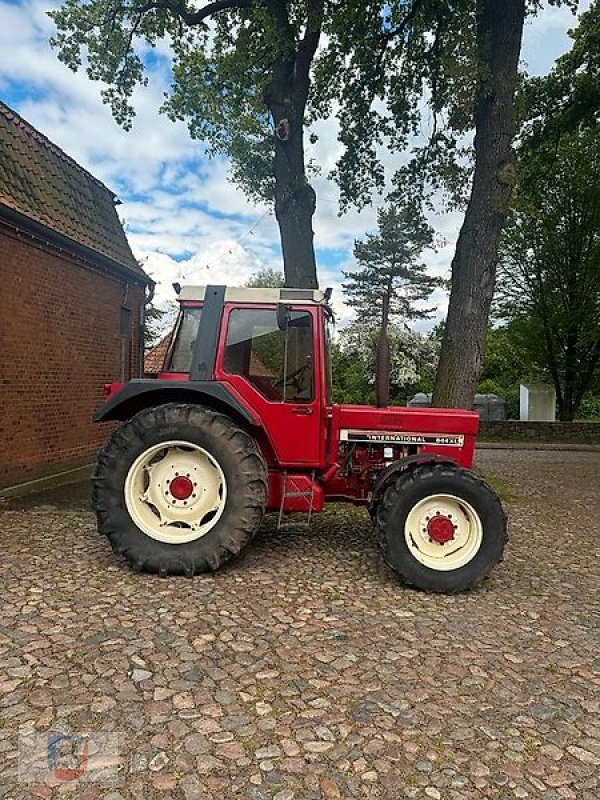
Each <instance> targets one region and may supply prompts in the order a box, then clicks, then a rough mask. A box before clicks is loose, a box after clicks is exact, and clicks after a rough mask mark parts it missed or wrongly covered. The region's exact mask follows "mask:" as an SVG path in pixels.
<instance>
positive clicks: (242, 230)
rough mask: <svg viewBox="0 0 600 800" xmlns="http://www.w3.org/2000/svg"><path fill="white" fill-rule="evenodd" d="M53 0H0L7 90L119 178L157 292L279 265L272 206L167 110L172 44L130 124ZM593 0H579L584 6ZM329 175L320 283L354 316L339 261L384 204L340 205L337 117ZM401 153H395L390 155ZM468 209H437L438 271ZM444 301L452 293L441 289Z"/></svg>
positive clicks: (540, 57) (532, 59) (112, 183)
mask: <svg viewBox="0 0 600 800" xmlns="http://www.w3.org/2000/svg"><path fill="white" fill-rule="evenodd" d="M58 4H59V3H54V2H53V0H0V99H2V100H3V101H4V102H5V103H6V104H7V105H8V106H10V107H11V108H13V109H14V110H15V111H17V112H18V113H19V114H21V116H23V117H24V118H25V119H26V120H27V121H28V122H30V123H31V124H32V125H33V126H34V127H36V128H37V129H38V130H40V131H41V132H42V133H44V134H45V135H46V136H48V138H49V139H51V140H52V141H53V142H54V143H55V144H57V145H58V146H59V147H61V148H62V149H63V150H64V151H65V152H66V153H68V154H69V155H70V156H71V157H72V158H74V159H75V161H77V162H78V163H79V164H81V166H83V167H84V168H85V169H87V170H89V171H90V172H91V173H92V174H93V175H95V176H96V177H97V178H99V179H100V180H101V181H103V182H104V183H105V184H106V185H107V186H108V187H109V188H110V189H112V190H113V191H114V192H115V193H116V194H117V196H118V197H119V200H120V201H121V203H122V205H120V206H119V209H118V210H119V215H120V217H121V220H122V222H123V224H124V226H125V230H126V233H127V236H128V238H129V242H130V244H131V247H132V250H133V252H134V254H135V256H136V257H137V258H138V259H140V260H141V262H142V263H143V266H144V268H145V270H146V271H147V272H148V274H149V275H150V276H151V277H152V278H153V279H154V280H155V281H156V283H157V286H156V303H157V304H158V305H159V306H164V305H165V304H167V303H169V302H170V301H172V299H173V298H174V292H173V289H172V283H173V281H179V282H180V283H196V284H206V283H227V284H229V285H243V284H244V283H245V282H246V281H247V280H248V278H249V277H250V275H251V274H253V273H254V272H256V271H257V270H259V269H260V268H262V267H275V268H277V269H279V270H281V269H282V262H281V251H280V246H279V235H278V230H277V225H276V223H275V220H274V218H273V215H272V214H271V213H270V211H269V209H268V208H267V207H266V206H260V205H255V204H253V203H251V202H249V201H248V199H247V198H246V197H245V196H244V194H243V193H242V192H241V190H240V189H238V188H237V187H236V186H235V185H234V184H233V183H232V182H231V180H230V177H229V173H228V164H227V161H226V159H225V158H215V159H209V158H208V157H207V156H206V153H205V148H204V146H203V144H202V143H201V142H198V141H192V140H191V139H190V138H189V135H188V132H187V128H186V127H185V125H184V124H183V123H172V122H170V121H169V120H168V119H167V118H166V117H165V116H163V115H160V114H159V113H158V108H159V106H160V105H161V103H162V101H163V92H164V91H165V90H166V89H167V87H168V84H169V69H168V63H169V61H168V52H167V49H166V47H163V48H161V47H159V48H158V53H157V57H155V58H153V59H152V68H151V70H150V71H149V73H148V74H149V83H148V86H147V87H144V88H141V89H139V90H138V91H136V94H135V96H134V105H135V108H136V112H137V115H136V118H135V121H134V124H133V127H132V130H131V131H129V132H125V131H123V130H122V129H121V128H120V127H119V126H118V125H117V123H116V122H114V120H113V119H112V116H111V114H110V110H109V108H108V107H107V106H105V105H103V103H102V100H101V97H100V87H99V85H98V84H97V83H92V82H90V81H89V80H88V78H87V77H86V76H85V74H84V73H81V72H80V73H73V72H71V70H69V69H68V68H67V67H66V66H64V65H63V64H61V63H60V62H59V61H58V59H57V58H56V54H55V52H54V51H53V50H52V49H51V48H50V46H49V44H48V39H49V37H50V36H51V35H52V33H53V30H54V26H53V23H52V21H51V20H50V19H49V18H48V17H47V15H46V12H47V11H48V10H50V9H51V8H53V7H55V6H56V5H58ZM588 5H589V2H586V0H584V1H583V2H581V3H580V10H584V9H585V8H586V7H587V6H588ZM574 24H575V20H574V17H573V15H572V14H571V13H570V12H569V11H568V10H567V9H566V8H564V7H561V8H556V7H555V6H547V5H546V4H545V7H544V9H543V11H542V12H541V13H540V14H539V15H538V16H537V17H534V18H531V19H529V20H528V22H527V24H526V29H525V34H524V43H523V50H522V66H523V67H524V68H525V69H526V70H527V71H528V72H529V73H530V74H537V75H542V74H545V73H547V72H548V71H549V70H550V69H551V67H552V64H553V62H554V60H555V59H556V58H557V57H558V56H559V55H561V54H562V53H563V52H565V51H566V50H567V49H568V48H569V42H570V40H569V38H568V36H567V30H568V29H569V28H571V27H573V26H574ZM319 133H320V135H321V138H320V141H319V144H318V146H317V147H318V150H316V152H315V155H318V160H319V163H320V165H321V167H322V169H321V175H320V176H317V177H316V178H315V179H314V180H313V181H312V182H313V185H314V187H315V189H316V191H317V212H316V215H315V220H314V230H315V245H316V252H317V263H318V269H319V281H320V285H321V286H323V287H325V286H332V287H333V288H334V295H333V297H334V309H335V311H336V314H337V317H338V320H339V321H340V322H341V324H344V322H346V321H348V320H349V319H350V318H351V312H350V311H349V309H348V308H347V307H346V306H345V305H344V303H343V297H342V292H341V283H342V280H343V276H342V274H341V270H342V269H348V268H352V267H353V260H352V245H353V242H354V240H355V239H357V238H361V237H363V236H364V235H365V234H366V233H367V232H374V231H375V230H376V224H375V222H376V208H377V206H378V205H380V204H381V203H382V198H379V197H376V198H375V199H374V205H373V206H370V207H368V208H366V209H365V210H364V211H362V212H361V213H358V212H356V211H350V212H349V213H347V214H345V215H343V216H339V214H338V192H337V189H336V187H335V185H334V184H333V183H332V182H331V181H329V180H327V178H326V175H327V174H328V172H329V171H330V169H331V168H332V167H333V166H334V164H335V162H336V159H337V157H338V155H339V145H338V143H337V138H336V122H335V120H334V119H329V120H325V121H324V122H321V123H319ZM396 158H397V159H398V160H399V157H398V156H395V155H393V154H388V156H387V159H386V160H387V165H388V166H389V167H390V168H393V166H394V163H395V161H394V159H396ZM461 220H462V216H461V214H460V213H458V212H454V213H441V214H436V215H435V216H433V217H431V219H430V221H431V223H432V225H433V226H434V228H435V230H436V232H437V233H438V234H439V235H440V237H442V238H443V240H444V244H443V246H441V247H438V249H437V251H435V252H433V251H428V252H426V253H425V254H424V261H425V262H426V263H427V265H428V268H429V271H430V272H431V274H433V275H437V276H442V277H448V274H449V267H450V262H451V259H452V255H453V252H454V245H455V242H456V237H457V234H458V231H459V228H460V224H461ZM433 300H434V304H435V305H436V306H437V312H436V314H435V317H434V319H432V320H431V321H430V322H425V323H421V325H422V326H423V329H427V328H428V327H431V325H433V324H434V323H435V322H436V321H438V320H439V319H442V318H443V317H444V315H445V310H446V306H447V298H446V295H445V293H444V291H443V290H441V289H440V290H436V293H435V295H434V298H433Z"/></svg>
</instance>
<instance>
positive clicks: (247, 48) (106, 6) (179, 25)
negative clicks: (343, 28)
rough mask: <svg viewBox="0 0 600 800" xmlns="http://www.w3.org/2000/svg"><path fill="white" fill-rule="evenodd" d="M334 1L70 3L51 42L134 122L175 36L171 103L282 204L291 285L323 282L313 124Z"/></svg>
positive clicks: (244, 180)
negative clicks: (143, 90) (312, 175)
mask: <svg viewBox="0 0 600 800" xmlns="http://www.w3.org/2000/svg"><path fill="white" fill-rule="evenodd" d="M325 7H326V3H325V0H298V1H297V2H288V0H213V1H212V2H198V3H188V2H186V0H66V2H65V3H64V5H63V6H62V7H61V8H60V9H58V10H56V11H53V12H50V16H51V17H52V19H53V20H54V22H55V23H56V26H57V33H56V35H55V36H54V37H53V39H52V43H53V45H54V46H55V47H57V48H58V52H59V58H60V59H61V60H62V61H64V62H65V63H66V64H67V65H68V66H69V67H71V68H72V69H75V70H77V69H79V68H80V67H82V66H85V69H86V71H87V74H88V76H89V77H90V78H91V79H92V80H98V81H103V82H104V83H105V84H106V85H107V86H106V88H105V89H103V90H102V95H103V98H104V100H105V102H107V103H109V104H110V105H111V108H112V111H113V114H114V116H115V118H116V119H117V121H118V122H120V123H121V124H122V125H124V126H125V127H129V126H130V125H131V121H132V116H133V113H134V112H133V108H132V105H131V102H130V100H131V96H132V93H133V90H134V88H135V87H136V85H137V84H139V83H143V82H144V81H145V77H144V69H145V57H144V54H143V48H144V46H145V47H146V48H147V47H150V48H153V47H155V46H156V44H157V42H158V41H159V40H160V39H167V40H168V41H169V43H170V46H171V50H172V54H173V63H172V75H173V80H172V86H171V91H170V93H169V97H168V98H167V100H166V102H165V104H164V107H163V110H164V111H166V112H167V113H168V114H169V115H170V116H171V117H172V118H173V119H185V120H187V122H188V125H189V130H190V133H191V135H192V136H193V137H195V138H199V139H202V140H204V141H206V142H208V145H209V149H210V152H211V153H212V154H226V155H227V156H229V158H230V160H231V165H232V172H233V177H234V179H235V181H236V182H237V183H238V185H240V186H241V187H242V188H243V189H244V190H246V191H247V193H248V194H249V195H250V196H251V197H252V198H253V199H260V200H267V201H268V202H273V203H274V209H275V216H276V218H277V222H278V224H279V230H280V237H281V246H282V251H283V260H284V267H285V278H286V282H287V284H288V285H289V286H305V287H316V286H317V275H316V265H315V256H314V247H313V230H312V218H313V215H314V211H315V202H316V198H315V192H314V189H313V188H312V186H311V185H310V183H309V181H308V177H307V167H306V158H305V147H304V126H305V122H306V112H307V104H308V102H309V94H310V87H311V65H312V62H313V59H314V56H315V53H316V51H317V47H318V44H319V39H320V36H321V31H322V27H323V20H324V14H325Z"/></svg>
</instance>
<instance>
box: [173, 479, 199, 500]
mask: <svg viewBox="0 0 600 800" xmlns="http://www.w3.org/2000/svg"><path fill="white" fill-rule="evenodd" d="M169 491H170V492H171V494H172V495H173V497H174V498H175V499H176V500H187V499H188V497H189V496H190V495H191V494H192V492H193V491H194V484H193V483H192V482H191V480H190V479H189V478H188V477H187V476H186V475H178V476H177V477H176V478H173V480H172V481H171V482H170V484H169Z"/></svg>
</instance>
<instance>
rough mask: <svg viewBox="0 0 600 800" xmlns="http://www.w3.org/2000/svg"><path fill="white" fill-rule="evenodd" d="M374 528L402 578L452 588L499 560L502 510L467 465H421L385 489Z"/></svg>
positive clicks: (471, 584) (434, 588)
mask: <svg viewBox="0 0 600 800" xmlns="http://www.w3.org/2000/svg"><path fill="white" fill-rule="evenodd" d="M375 524H376V530H377V535H378V538H379V542H380V545H381V549H382V552H383V556H384V558H385V561H386V563H387V564H388V565H389V566H390V567H391V568H392V569H393V570H394V571H395V572H396V573H397V575H398V576H399V577H400V578H401V580H402V581H403V582H404V583H406V584H408V585H410V586H414V587H416V588H418V589H423V590H425V591H429V592H446V593H449V594H453V593H456V592H462V591H466V590H467V589H473V588H475V587H476V586H478V585H479V584H480V583H481V582H482V581H483V580H484V579H485V578H486V577H487V576H488V575H489V573H490V572H491V570H492V568H493V567H494V566H495V565H496V564H497V563H498V562H499V561H501V560H502V554H503V551H504V546H505V544H506V541H507V533H506V515H505V513H504V510H503V509H502V505H501V503H500V500H499V498H498V496H497V495H496V493H495V492H494V491H493V489H491V488H490V487H489V486H488V485H487V484H486V483H485V482H484V481H483V480H481V479H480V478H478V477H477V476H476V475H475V474H474V473H472V472H470V471H469V470H465V469H461V468H460V467H454V466H452V465H449V464H432V465H422V466H419V467H416V468H414V469H411V470H409V471H408V472H406V473H404V474H403V475H401V476H400V477H399V478H397V479H396V481H395V482H394V483H393V484H391V485H390V486H388V487H387V488H386V489H385V492H384V495H383V498H382V501H381V502H380V503H379V504H378V507H377V514H376V522H375Z"/></svg>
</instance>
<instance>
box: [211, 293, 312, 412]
mask: <svg viewBox="0 0 600 800" xmlns="http://www.w3.org/2000/svg"><path fill="white" fill-rule="evenodd" d="M223 369H224V371H225V372H227V373H228V374H230V375H241V376H243V377H244V378H245V379H246V380H247V381H248V382H249V383H250V384H252V386H254V387H255V389H257V390H258V391H259V392H260V393H261V394H262V395H263V396H264V397H265V398H266V399H267V400H272V401H279V402H289V403H310V402H311V401H312V399H313V337H312V317H311V315H310V314H309V313H307V312H305V311H291V312H290V314H289V319H288V321H287V325H285V326H284V327H283V328H280V327H279V325H278V322H277V313H276V311H275V309H250V308H249V309H246V308H239V309H234V310H233V311H232V312H231V313H230V315H229V326H228V329H227V341H226V345H225V353H224V356H223Z"/></svg>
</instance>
